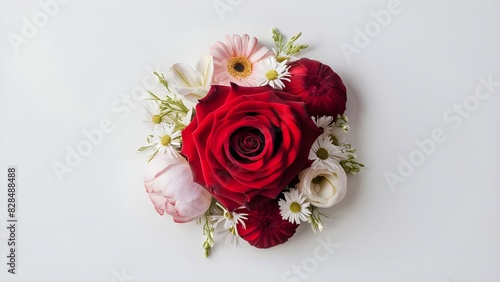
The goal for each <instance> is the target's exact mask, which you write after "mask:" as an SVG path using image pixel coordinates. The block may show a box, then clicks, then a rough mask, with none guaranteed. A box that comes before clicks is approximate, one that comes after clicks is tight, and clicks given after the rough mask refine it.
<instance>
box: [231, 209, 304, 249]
mask: <svg viewBox="0 0 500 282" xmlns="http://www.w3.org/2000/svg"><path fill="white" fill-rule="evenodd" d="M241 212H242V213H247V214H248V215H247V218H248V219H247V220H245V227H243V226H242V224H238V225H237V228H238V234H239V235H240V236H241V238H243V239H244V240H245V241H247V242H248V243H249V244H250V245H252V246H255V247H257V248H270V247H273V246H276V245H279V244H283V243H285V242H286V241H288V238H290V237H292V236H293V234H295V230H296V229H297V227H298V226H299V225H298V224H295V223H291V222H289V221H288V220H283V218H282V217H281V214H280V208H279V205H278V203H277V202H276V201H269V202H267V203H265V204H263V205H261V206H259V207H258V208H256V209H254V210H242V211H241Z"/></svg>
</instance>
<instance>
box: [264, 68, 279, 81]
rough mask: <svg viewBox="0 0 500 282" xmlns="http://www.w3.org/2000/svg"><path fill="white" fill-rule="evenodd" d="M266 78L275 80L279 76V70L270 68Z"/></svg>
mask: <svg viewBox="0 0 500 282" xmlns="http://www.w3.org/2000/svg"><path fill="white" fill-rule="evenodd" d="M266 78H267V79H269V80H275V79H276V78H278V72H277V71H276V70H270V71H268V72H267V73H266Z"/></svg>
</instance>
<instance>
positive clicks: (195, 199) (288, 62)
mask: <svg viewBox="0 0 500 282" xmlns="http://www.w3.org/2000/svg"><path fill="white" fill-rule="evenodd" d="M300 36H301V33H299V34H297V35H296V36H293V37H291V38H290V39H289V40H288V41H287V42H285V41H284V37H283V35H282V34H281V33H280V32H279V31H278V30H276V29H273V31H272V38H273V40H274V43H275V48H273V49H269V48H267V47H266V46H263V45H261V44H260V43H259V41H258V39H257V38H255V37H250V36H248V35H246V34H245V35H227V36H226V40H225V42H221V41H217V42H216V43H215V44H214V45H213V46H212V47H210V50H209V53H210V54H207V55H202V56H201V57H200V59H199V61H198V63H197V65H196V67H195V68H193V67H191V66H189V65H186V64H182V63H177V64H174V65H173V66H172V67H171V68H170V70H169V73H168V76H167V77H165V75H164V74H159V73H156V72H155V75H156V76H157V77H158V79H159V81H160V83H161V84H162V85H163V86H164V87H165V93H164V95H157V94H153V93H152V92H150V98H149V99H148V100H151V101H152V102H150V103H151V104H150V105H149V107H147V112H148V117H147V120H146V122H147V123H148V124H149V125H150V126H151V129H152V132H153V133H152V134H151V135H149V136H148V138H147V142H148V145H146V146H144V147H141V148H140V149H139V150H140V151H144V150H152V151H153V153H152V155H151V156H150V157H149V159H148V164H147V167H146V173H145V177H144V185H145V188H146V192H147V193H148V195H149V197H150V199H151V201H152V203H153V205H154V207H155V208H156V211H157V212H158V213H159V214H160V215H163V214H164V213H167V214H169V215H171V216H172V217H173V220H174V221H175V222H178V223H185V222H190V221H194V220H196V221H197V222H199V223H200V224H202V225H203V233H204V236H205V241H204V243H203V248H204V250H205V256H208V254H209V253H210V249H211V248H212V247H213V245H214V242H215V240H221V239H222V240H225V241H226V242H227V243H231V244H236V245H237V244H239V241H240V239H243V240H245V241H247V242H248V243H249V244H250V245H252V246H255V247H257V248H269V247H273V246H276V245H279V244H282V243H285V242H286V241H287V240H288V239H289V238H290V237H292V236H293V234H294V233H295V231H296V229H297V227H298V226H299V224H300V223H302V222H307V223H309V224H310V225H311V228H312V230H313V231H314V232H316V231H321V230H322V229H323V225H322V217H323V216H324V214H323V213H322V212H321V211H320V209H322V208H329V207H331V206H333V205H335V204H336V203H338V202H339V201H341V200H342V198H343V197H344V195H345V194H346V189H347V176H346V173H356V172H359V171H360V169H361V168H362V167H363V164H361V163H359V162H357V161H356V155H355V149H354V148H353V147H352V146H351V145H350V144H348V143H346V139H345V133H346V132H347V131H348V129H349V126H348V125H347V117H346V116H345V115H344V111H345V109H346V101H347V95H346V87H345V86H344V84H343V82H342V80H341V78H340V77H339V76H338V75H337V73H335V72H334V71H333V70H332V69H331V68H330V67H329V66H328V65H325V64H323V63H321V62H319V61H316V60H311V59H308V58H299V57H298V55H299V54H300V52H301V51H302V50H304V49H306V48H307V47H308V46H307V45H299V44H297V43H296V41H297V40H298V39H299V38H300Z"/></svg>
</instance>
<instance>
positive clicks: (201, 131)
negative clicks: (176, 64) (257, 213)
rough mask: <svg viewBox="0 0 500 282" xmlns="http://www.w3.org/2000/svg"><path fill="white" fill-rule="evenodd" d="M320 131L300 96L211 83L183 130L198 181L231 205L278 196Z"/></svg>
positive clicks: (249, 205)
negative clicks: (192, 117) (191, 119)
mask: <svg viewBox="0 0 500 282" xmlns="http://www.w3.org/2000/svg"><path fill="white" fill-rule="evenodd" d="M320 134H321V131H320V130H319V129H318V127H317V126H316V125H315V124H314V122H313V121H312V119H311V116H310V115H309V114H308V112H307V110H306V108H305V104H304V103H303V102H301V101H300V98H299V97H297V96H295V95H291V94H288V93H285V92H281V91H277V90H274V89H272V88H271V87H270V86H263V87H241V86H238V85H235V84H232V85H231V86H220V85H213V86H212V88H211V89H210V91H209V92H208V94H207V96H205V98H203V99H201V100H200V102H199V103H198V105H196V116H195V117H194V119H193V121H192V122H191V123H190V124H189V125H188V126H187V127H186V128H185V129H184V130H183V132H182V141H183V144H182V150H181V152H182V154H183V155H185V156H186V157H187V159H188V161H189V165H190V166H191V169H192V171H193V178H194V181H195V182H197V183H199V184H200V185H202V186H204V187H205V188H206V189H207V190H208V191H209V192H210V193H211V194H212V195H213V196H214V197H215V198H216V199H217V200H218V201H219V202H221V203H222V204H223V205H224V206H225V207H226V208H227V209H229V210H234V209H235V208H238V207H240V206H245V207H247V208H250V209H252V208H255V207H257V206H259V205H261V204H262V203H264V202H266V201H270V200H273V199H275V198H276V197H277V196H278V195H279V194H280V193H281V191H282V190H283V188H284V187H286V186H287V185H288V184H289V183H290V181H291V180H292V179H293V178H294V177H295V176H297V174H298V173H299V172H300V171H301V170H302V169H303V167H304V165H305V164H306V162H307V161H308V155H309V149H310V148H311V145H312V144H313V142H314V140H316V138H317V137H318V136H319V135H320Z"/></svg>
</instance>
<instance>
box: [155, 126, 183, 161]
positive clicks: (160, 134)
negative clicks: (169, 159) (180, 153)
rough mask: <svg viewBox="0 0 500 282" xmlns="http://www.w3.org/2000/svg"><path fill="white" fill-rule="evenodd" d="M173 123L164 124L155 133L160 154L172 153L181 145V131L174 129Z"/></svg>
mask: <svg viewBox="0 0 500 282" xmlns="http://www.w3.org/2000/svg"><path fill="white" fill-rule="evenodd" d="M174 128H175V126H174V125H173V124H162V125H161V126H160V127H159V128H158V130H157V131H156V132H155V134H154V135H153V142H154V143H156V150H157V151H158V153H159V154H165V153H167V154H172V153H173V152H175V151H177V149H179V147H180V145H181V144H180V140H181V132H180V131H178V130H176V131H174Z"/></svg>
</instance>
